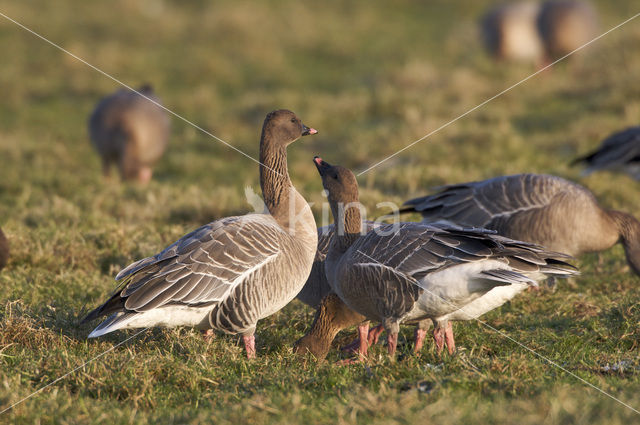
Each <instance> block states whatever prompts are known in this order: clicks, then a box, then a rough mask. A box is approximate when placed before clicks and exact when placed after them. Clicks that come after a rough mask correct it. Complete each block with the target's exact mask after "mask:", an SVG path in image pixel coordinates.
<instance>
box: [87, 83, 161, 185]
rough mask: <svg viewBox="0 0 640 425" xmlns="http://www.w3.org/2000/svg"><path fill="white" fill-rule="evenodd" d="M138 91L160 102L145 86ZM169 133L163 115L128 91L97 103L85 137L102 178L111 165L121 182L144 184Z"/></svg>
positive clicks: (155, 106) (148, 178) (122, 90)
mask: <svg viewBox="0 0 640 425" xmlns="http://www.w3.org/2000/svg"><path fill="white" fill-rule="evenodd" d="M138 92H139V93H141V94H143V95H144V96H146V97H148V98H149V99H153V100H154V101H155V102H158V103H159V102H160V100H159V99H158V98H157V97H156V96H155V94H154V92H153V89H152V88H151V86H149V85H144V86H142V87H140V89H138ZM169 132H170V121H169V116H168V115H167V112H166V111H165V110H163V109H162V108H160V107H159V106H158V105H156V104H154V103H153V102H150V101H149V100H147V99H145V98H144V97H142V96H140V95H139V94H138V93H136V92H134V91H132V90H129V89H120V90H118V91H116V92H115V93H113V94H111V95H109V96H106V97H105V98H103V99H102V100H100V102H99V103H98V105H97V106H96V107H95V109H94V111H93V112H92V114H91V116H90V117H89V136H90V137H91V141H92V143H93V145H94V147H95V148H96V150H97V151H98V154H99V155H100V157H101V160H102V172H103V174H104V175H105V177H106V176H109V174H110V171H111V167H112V165H114V164H115V165H116V166H117V167H118V169H119V171H120V177H121V178H122V179H123V180H137V181H140V182H143V183H145V182H148V181H149V180H150V179H151V175H152V169H151V167H152V166H153V165H154V164H155V163H156V162H157V161H158V160H159V159H160V157H161V156H162V154H163V153H164V151H165V149H166V148H167V143H168V141H169Z"/></svg>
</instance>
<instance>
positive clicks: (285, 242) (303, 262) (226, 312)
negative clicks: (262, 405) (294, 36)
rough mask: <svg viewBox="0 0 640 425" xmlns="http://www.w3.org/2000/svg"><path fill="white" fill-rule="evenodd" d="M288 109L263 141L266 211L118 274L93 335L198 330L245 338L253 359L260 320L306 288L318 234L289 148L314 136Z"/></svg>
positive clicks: (273, 117)
mask: <svg viewBox="0 0 640 425" xmlns="http://www.w3.org/2000/svg"><path fill="white" fill-rule="evenodd" d="M315 133H317V131H316V130H315V129H313V128H308V127H306V126H305V125H304V124H302V122H301V121H300V119H299V118H298V117H297V116H296V115H295V114H294V113H293V112H291V111H287V110H278V111H274V112H271V113H270V114H268V115H267V117H266V119H265V121H264V125H263V127H262V137H261V139H260V163H261V165H260V185H261V187H262V193H263V197H264V201H265V204H266V206H267V208H268V212H269V213H267V214H248V215H244V216H237V217H227V218H223V219H220V220H216V221H214V222H211V223H209V224H207V225H205V226H202V227H200V228H199V229H196V230H194V231H193V232H191V233H189V234H187V235H185V236H183V237H182V238H181V239H179V240H178V241H177V242H175V243H173V244H171V245H170V246H168V247H167V248H165V249H164V250H163V251H162V252H160V253H159V254H156V255H154V256H153V257H148V258H145V259H142V260H140V261H137V262H135V263H133V264H131V265H129V266H128V267H127V268H125V269H124V270H122V271H121V272H120V273H118V275H117V276H116V280H120V281H121V285H120V288H119V289H118V290H117V291H116V292H115V293H114V294H113V295H112V296H111V297H110V298H109V299H108V300H107V302H105V303H104V304H103V305H101V306H100V307H98V308H96V309H95V310H93V311H92V312H91V313H89V315H88V316H87V317H86V318H85V319H84V321H88V320H92V319H95V318H97V317H100V316H104V315H110V316H109V317H108V318H107V319H106V320H105V321H104V322H102V323H101V324H100V325H99V326H98V327H97V328H96V329H94V331H93V332H91V334H90V335H89V337H90V338H93V337H98V336H101V335H104V334H106V333H109V332H112V331H114V330H117V329H127V328H140V327H150V326H164V327H174V326H183V325H185V326H194V327H196V328H199V329H202V330H205V329H218V330H221V331H223V332H226V333H229V334H241V335H242V336H243V341H244V346H245V349H246V354H247V357H248V358H253V357H255V353H256V351H255V339H254V332H255V328H256V322H257V321H258V320H260V319H262V318H265V317H267V316H269V315H271V314H273V313H275V312H277V311H278V310H280V309H281V308H282V307H284V306H285V305H286V304H287V303H288V302H289V301H291V300H292V299H293V298H294V297H295V296H296V294H297V293H298V292H299V291H300V289H301V288H302V286H303V285H304V282H305V280H306V279H307V276H308V275H309V271H310V270H311V266H312V264H313V258H314V255H315V252H316V246H317V243H318V236H317V231H316V225H315V221H314V219H313V214H312V213H311V209H310V208H309V205H308V204H307V203H306V201H305V200H304V198H303V197H302V196H301V195H300V194H299V193H298V192H297V191H296V189H295V188H294V187H293V185H292V183H291V180H290V179H289V174H288V170H287V151H286V148H287V146H288V145H289V144H290V143H292V142H294V141H295V140H297V139H298V138H299V137H300V136H304V135H308V134H315Z"/></svg>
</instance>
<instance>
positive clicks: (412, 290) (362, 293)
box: [307, 157, 575, 356]
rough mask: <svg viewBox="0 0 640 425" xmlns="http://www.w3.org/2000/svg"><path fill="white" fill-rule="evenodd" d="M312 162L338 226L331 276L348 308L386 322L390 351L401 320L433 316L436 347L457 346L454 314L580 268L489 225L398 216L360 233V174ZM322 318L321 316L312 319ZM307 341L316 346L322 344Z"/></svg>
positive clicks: (475, 311) (481, 308)
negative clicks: (406, 220)
mask: <svg viewBox="0 0 640 425" xmlns="http://www.w3.org/2000/svg"><path fill="white" fill-rule="evenodd" d="M314 162H315V164H316V167H317V168H318V172H319V173H320V175H321V177H322V184H323V186H324V188H325V190H326V191H327V192H328V199H329V202H330V204H331V211H332V213H333V216H334V220H335V221H336V223H337V226H338V229H340V230H341V231H339V232H337V233H336V234H334V237H333V239H332V240H331V242H330V245H329V252H328V254H327V258H326V260H325V271H326V273H327V279H328V281H329V284H330V285H331V289H332V290H333V292H334V293H335V294H336V295H337V297H339V298H340V300H341V301H342V302H344V304H345V305H346V306H347V307H348V308H349V309H350V310H353V311H355V312H356V313H358V314H360V315H362V316H364V317H365V318H367V319H370V320H377V321H379V322H381V323H382V324H383V326H384V328H385V330H386V331H387V344H388V351H389V355H391V356H393V355H394V353H395V350H396V345H397V339H398V331H399V325H400V323H415V322H418V321H421V320H424V319H426V318H429V319H432V320H433V321H434V324H435V329H434V339H435V341H436V346H437V347H438V351H441V350H442V348H443V346H444V344H445V342H446V344H447V346H448V348H449V352H450V353H453V351H454V349H455V346H454V339H453V332H452V328H451V324H450V322H449V320H470V319H473V318H476V317H478V316H480V315H481V314H484V313H486V312H487V311H490V310H491V309H493V308H496V307H498V306H500V305H502V304H503V303H504V302H506V301H507V300H509V299H511V298H512V297H514V296H515V295H516V294H517V293H519V292H520V291H522V290H524V289H525V288H526V287H528V286H530V285H536V281H537V280H540V279H543V278H545V277H547V275H557V276H567V275H572V274H575V268H573V267H572V266H570V265H569V264H567V263H565V262H563V261H562V259H565V258H566V256H565V255H563V254H557V253H551V252H546V251H544V250H543V249H542V248H541V247H538V246H535V245H532V244H528V243H526V242H518V241H514V240H510V239H507V238H504V237H501V236H498V235H496V234H494V233H493V232H491V231H489V230H484V229H463V228H460V227H449V228H446V227H438V226H429V225H425V224H421V223H400V224H399V225H386V226H381V227H380V228H379V229H376V230H374V231H371V232H369V233H367V234H366V235H364V236H362V235H361V234H360V231H361V226H362V223H361V219H360V209H359V208H357V207H354V206H359V204H358V184H357V182H356V179H355V176H354V175H353V173H352V172H351V171H349V170H348V169H346V168H343V167H339V166H332V165H330V164H328V163H327V162H325V161H323V160H322V159H321V158H318V157H316V158H314ZM320 322H321V320H318V318H317V317H316V321H315V323H314V324H317V323H320ZM367 329H368V323H366V322H365V323H364V324H362V325H361V326H360V327H359V332H360V336H361V343H363V341H366V338H363V337H364V336H366V334H367ZM314 333H315V331H314V329H312V330H311V331H310V332H309V334H310V335H314ZM328 340H329V338H326V339H325V340H324V341H323V342H324V343H325V344H326V343H327V341H328ZM328 342H329V343H330V341H328ZM363 345H365V347H363V348H364V349H363V350H360V354H361V355H362V356H364V355H366V344H363ZM307 347H312V349H316V348H318V344H308V345H307ZM312 353H313V352H312ZM313 354H316V353H313Z"/></svg>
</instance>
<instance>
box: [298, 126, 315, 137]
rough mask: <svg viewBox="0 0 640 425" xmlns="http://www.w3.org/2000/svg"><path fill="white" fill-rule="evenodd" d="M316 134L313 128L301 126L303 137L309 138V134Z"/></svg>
mask: <svg viewBox="0 0 640 425" xmlns="http://www.w3.org/2000/svg"><path fill="white" fill-rule="evenodd" d="M317 133H318V130H316V129H315V128H311V127H307V126H306V125H304V124H302V135H303V136H309V135H311V134H317Z"/></svg>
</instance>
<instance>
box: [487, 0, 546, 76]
mask: <svg viewBox="0 0 640 425" xmlns="http://www.w3.org/2000/svg"><path fill="white" fill-rule="evenodd" d="M539 11H540V5H539V4H538V3H535V2H520V3H509V4H501V5H498V6H495V7H493V8H492V9H490V10H489V11H488V12H487V14H486V15H485V16H484V17H483V19H482V22H481V28H482V35H483V40H484V43H485V45H486V47H487V50H489V52H490V53H491V54H492V55H493V56H494V57H495V58H497V59H504V60H514V61H523V62H533V63H536V64H540V63H542V58H543V57H544V46H543V44H542V40H541V39H540V35H539V33H538V27H537V21H536V20H537V17H538V12H539Z"/></svg>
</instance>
